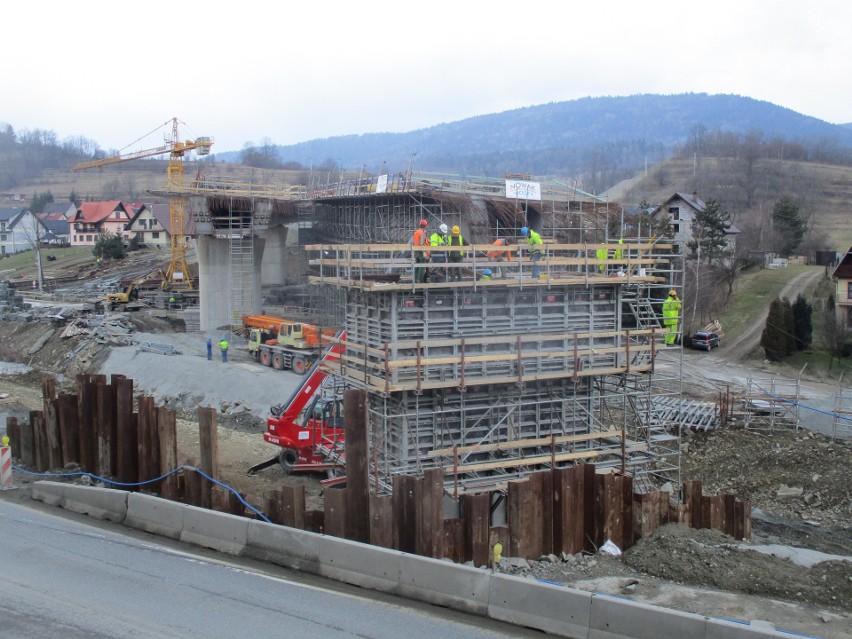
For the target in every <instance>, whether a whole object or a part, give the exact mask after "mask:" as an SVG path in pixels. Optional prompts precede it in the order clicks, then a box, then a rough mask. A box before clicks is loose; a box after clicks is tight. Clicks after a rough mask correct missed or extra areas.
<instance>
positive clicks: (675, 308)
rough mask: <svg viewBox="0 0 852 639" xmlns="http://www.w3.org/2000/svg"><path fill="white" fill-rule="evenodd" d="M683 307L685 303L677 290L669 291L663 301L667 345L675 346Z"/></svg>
mask: <svg viewBox="0 0 852 639" xmlns="http://www.w3.org/2000/svg"><path fill="white" fill-rule="evenodd" d="M681 308H683V304H682V303H681V301H680V299H679V298H678V296H677V291H675V290H671V291H669V296H668V297H667V298H666V301H665V302H663V325H664V326H665V327H666V336H665V342H666V346H675V341H676V340H677V325H678V320H679V319H680V311H681Z"/></svg>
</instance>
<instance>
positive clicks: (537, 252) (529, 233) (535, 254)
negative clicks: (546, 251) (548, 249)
mask: <svg viewBox="0 0 852 639" xmlns="http://www.w3.org/2000/svg"><path fill="white" fill-rule="evenodd" d="M521 235H523V236H524V237H525V238H527V244H528V245H529V246H530V250H531V252H530V259H531V260H532V263H533V272H532V276H533V278H534V279H538V278H539V276H540V275H541V268H540V267H539V265H538V262H539V260H541V248H539V247H540V246H541V245H542V244H544V242H542V241H541V235H539V234H538V233H536V232H535V231H533V230H532V229H531V228H529V227H526V226H524V227H521Z"/></svg>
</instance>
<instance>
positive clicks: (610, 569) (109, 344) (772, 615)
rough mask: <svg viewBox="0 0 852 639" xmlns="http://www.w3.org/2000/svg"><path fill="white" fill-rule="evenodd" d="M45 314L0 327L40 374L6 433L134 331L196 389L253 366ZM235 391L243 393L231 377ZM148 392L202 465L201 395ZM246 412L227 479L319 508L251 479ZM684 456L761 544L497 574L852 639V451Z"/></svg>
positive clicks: (683, 543)
mask: <svg viewBox="0 0 852 639" xmlns="http://www.w3.org/2000/svg"><path fill="white" fill-rule="evenodd" d="M44 314H45V313H44V312H43V311H38V312H35V313H34V314H33V321H21V320H20V318H16V319H15V320H14V321H8V320H0V362H16V363H21V364H25V365H27V366H29V367H31V368H32V370H31V371H29V372H24V373H20V372H14V373H11V374H3V370H4V368H3V366H2V364H0V430H2V429H3V428H4V427H5V416H7V415H16V416H18V417H24V416H26V415H27V412H28V411H29V410H33V409H39V408H40V407H41V405H42V397H41V383H42V378H43V376H44V375H45V374H48V375H51V376H53V377H54V378H56V379H57V385H58V387H59V388H60V390H68V391H73V388H74V382H75V376H76V374H78V373H82V372H102V370H103V368H104V367H105V366H107V363H108V362H109V361H111V358H110V353H111V351H113V350H114V349H122V348H127V347H128V346H127V345H128V344H130V345H132V344H133V343H134V335H136V334H138V333H142V334H157V335H159V336H161V339H162V340H163V342H168V341H169V340H170V339H172V338H174V339H175V340H177V341H178V342H179V343H181V344H183V345H184V348H185V347H186V344H196V343H197V344H198V348H197V352H192V353H189V354H188V355H187V356H186V358H184V359H183V360H181V361H182V362H184V363H183V364H180V363H178V360H176V359H175V360H167V361H165V362H164V363H163V366H168V367H174V366H189V367H191V368H190V369H187V370H192V371H193V372H192V373H191V375H187V376H186V379H189V377H191V376H199V375H200V376H201V377H202V378H203V377H206V378H207V380H208V382H209V384H210V385H212V384H214V382H213V381H212V380H214V379H218V378H219V377H220V376H222V375H228V374H236V371H237V370H238V369H239V368H243V369H246V371H248V370H249V369H250V367H251V366H252V363H251V362H250V361H249V360H248V358H247V356H246V357H245V359H242V358H241V356H239V355H237V353H235V354H234V355H235V356H234V357H233V358H232V360H233V362H232V365H233V367H234V368H232V369H230V370H231V373H225V372H224V371H225V369H224V367H223V366H218V367H217V366H216V365H215V364H216V363H215V362H208V361H206V357H205V356H204V353H203V349H202V345H203V343H204V336H202V335H194V336H193V335H189V334H186V333H185V332H184V331H183V327H182V324H181V322H180V321H177V320H175V319H174V318H171V319H169V318H158V317H152V316H151V315H150V314H149V313H146V312H141V313H133V314H119V313H116V314H115V315H118V316H120V317H118V318H116V320H115V321H116V325H117V326H119V327H120V330H115V331H112V332H110V333H109V335H108V336H105V335H104V334H100V335H99V336H98V335H96V336H93V335H92V334H80V335H78V336H74V337H67V338H62V337H60V333H61V331H62V330H63V325H64V322H58V321H52V320H51V319H48V318H45V317H44ZM125 329H126V330H125ZM188 340H189V341H188ZM37 346H38V347H37ZM134 362H135V363H134ZM146 362H147V360H144V359H143V358H142V357H141V356H140V357H137V358H135V359H130V360H128V362H124V363H123V364H122V365H123V366H127V367H128V370H126V371H123V374H125V375H127V376H128V377H130V378H134V379H135V378H136V376H137V375H138V376H139V377H144V374H143V373H144V372H145V371H143V370H141V368H140V369H137V370H133V366H138V367H142V368H145V369H146V371H147V369H150V368H151V364H150V363H146ZM205 366H207V367H208V368H203V367H205ZM196 367H199V368H196ZM196 371H201V373H198V372H196ZM244 372H245V371H243V372H241V374H243V373H244ZM246 374H248V373H246ZM251 374H252V375H254V377H252V378H251V380H252V381H250V382H248V383H246V384H245V385H244V386H246V387H247V386H258V387H260V386H261V380H264V383H266V382H267V381H269V382H271V383H272V384H273V385H274V384H281V383H282V382H283V381H284V379H283V378H281V377H271V379H270V378H269V377H268V376H282V375H286V376H291V375H292V374H291V373H289V372H284V371H281V372H279V371H272V370H271V369H263V368H262V367H261V368H260V370H259V371H251ZM215 383H220V382H218V381H217V382H215ZM225 383H227V384H229V385H230V386H234V384H233V383H229V382H228V380H227V379H226V380H225ZM289 383H293V380H292V379H291V380H289ZM187 384H188V382H187ZM273 387H274V386H273ZM138 389H139V391H140V392H146V394H153V395H155V397H156V398H157V400H158V403H160V404H161V405H170V406H172V407H174V408H175V409H176V410H178V413H179V420H178V432H179V441H178V448H179V456H180V461H181V462H182V463H189V464H192V463H194V462H195V461H197V458H198V424H197V418H196V415H197V412H196V408H197V405H198V403H197V401H196V400H197V399H198V397H200V395H199V393H198V391H195V390H186V391H185V392H184V391H182V389H181V388H177V387H175V383H174V382H172V383H171V384H170V387H169V388H168V389H163V388H155V389H153V390H152V389H145V388H143V387H142V385H141V384H139V385H138ZM237 390H238V389H237ZM239 403H240V402H239V401H237V402H235V401H234V400H232V399H228V400H223V401H222V402H221V403H220V404H219V405H218V406H217V409H218V426H219V431H218V432H219V435H218V439H219V455H220V456H219V465H220V474H221V478H222V480H223V481H224V482H226V483H228V484H229V485H231V486H233V487H234V488H236V489H237V490H239V491H240V492H241V493H243V494H245V495H246V496H247V498H248V500H249V501H250V503H253V504H255V505H257V506H261V505H262V495H263V492H264V491H265V490H268V489H271V488H275V487H277V486H280V485H282V484H283V483H290V484H292V483H299V484H302V485H305V486H306V488H307V492H308V496H309V497H308V499H309V504H308V506H309V507H310V508H315V507H320V505H321V490H320V486H319V480H320V479H321V478H322V477H321V476H319V475H317V476H311V475H298V476H291V475H285V474H284V473H283V472H282V471H281V469H280V467H278V466H274V467H272V468H269V469H266V470H264V471H261V472H260V473H258V474H256V475H254V476H248V475H247V474H246V471H247V469H248V467H249V466H251V465H253V464H255V463H257V462H259V461H262V460H264V459H266V458H268V457H270V455H271V454H272V453H273V452H274V451H272V450H271V449H270V447H269V445H268V444H265V443H264V442H263V440H262V437H261V433H262V432H263V428H264V422H265V419H264V418H265V414H266V412H267V410H268V405H260V403H258V402H253V403H252V405H250V404H249V403H248V402H246V403H245V405H243V406H239V405H236V406H235V404H239ZM271 403H274V402H269V404H271ZM682 449H683V458H682V475H683V478H684V479H700V480H702V482H703V488H704V493H705V494H717V493H723V492H724V493H734V494H736V495H737V496H738V497H739V498H749V499H751V500H752V504H753V506H754V507H755V511H754V538H753V540H752V541H751V543H743V542H741V541H738V540H734V539H732V538H729V537H726V536H725V535H722V534H721V533H718V532H715V531H709V530H691V529H688V528H686V527H683V526H679V525H674V524H670V525H667V526H663V527H661V528H659V529H658V530H657V532H656V533H655V535H654V536H653V537H652V538H651V539H646V540H642V541H640V542H639V543H637V544H636V545H635V546H634V547H632V548H630V549H629V550H627V551H626V552H625V553H623V554H622V555H621V556H619V557H613V556H608V555H603V554H596V555H576V556H565V557H555V556H551V557H544V558H542V560H541V561H528V562H527V561H523V560H512V559H511V558H510V559H509V560H507V561H505V562H504V564H503V566H502V567H501V568H500V570H503V571H505V572H510V573H513V574H519V575H526V576H531V577H535V578H540V579H546V580H548V581H553V582H557V583H563V584H568V585H571V586H573V587H578V588H585V589H589V590H594V591H601V592H610V593H614V594H619V595H620V596H626V597H630V598H634V599H637V600H642V601H647V602H650V603H656V604H659V605H664V606H670V607H674V608H677V609H680V610H686V611H691V612H697V613H700V614H705V615H708V616H717V617H728V618H735V619H741V620H746V621H747V620H750V619H766V620H769V621H771V622H773V623H775V624H776V626H778V627H779V628H784V629H786V630H789V631H792V632H800V633H804V634H810V635H815V636H821V637H850V636H852V563H850V561H849V559H850V558H852V492H850V491H852V481H850V480H852V444H850V441H848V440H837V441H832V440H831V439H830V438H828V437H825V436H823V435H818V434H813V433H810V432H809V431H807V430H805V429H800V430H798V431H795V430H791V429H778V430H775V431H774V432H758V431H754V430H745V429H743V428H742V427H739V426H737V425H736V424H734V425H732V426H730V427H728V428H726V429H725V430H723V431H716V432H712V433H696V434H689V435H686V436H685V437H684V440H683V446H682ZM16 479H17V477H16ZM820 553H823V554H820ZM788 557H791V558H792V559H791V558H788ZM794 561H795V562H798V563H794ZM802 564H805V565H802Z"/></svg>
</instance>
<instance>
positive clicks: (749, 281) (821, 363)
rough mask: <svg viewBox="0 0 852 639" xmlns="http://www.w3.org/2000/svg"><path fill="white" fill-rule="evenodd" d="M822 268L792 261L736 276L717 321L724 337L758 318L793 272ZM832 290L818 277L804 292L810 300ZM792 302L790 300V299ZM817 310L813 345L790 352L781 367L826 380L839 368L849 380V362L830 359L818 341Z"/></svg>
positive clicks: (851, 371) (832, 378) (851, 363)
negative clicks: (785, 264) (777, 267)
mask: <svg viewBox="0 0 852 639" xmlns="http://www.w3.org/2000/svg"><path fill="white" fill-rule="evenodd" d="M815 269H818V270H822V267H821V266H802V265H798V264H792V265H790V266H788V267H787V268H786V269H778V270H770V269H759V270H753V271H749V272H747V273H744V274H743V275H741V276H740V278H739V279H738V280H737V284H736V286H735V292H734V295H733V297H732V299H731V303H730V304H729V305H728V307H727V308H726V309H725V311H724V312H723V313H722V314H721V316H720V317H719V321H720V322H721V324H722V327H723V329H724V331H725V334H726V335H728V336H731V335H736V334H738V333H740V332H741V331H743V330H744V329H745V328H746V327H747V326H748V325H749V324H751V323H752V322H753V321H755V319H757V318H758V317H760V316H761V315H762V313H763V311H764V310H765V309H766V308H767V307H768V306H769V304H770V303H771V302H772V300H773V299H775V298H776V297H778V295H779V294H780V292H781V289H783V288H784V286H785V285H786V284H787V283H788V282H789V281H790V280H791V279H792V278H794V277H795V276H796V275H798V274H800V273H805V272H808V271H813V270H815ZM833 291H834V285H833V283H832V282H831V280H828V279H826V278H820V279H819V280H817V282H816V283H815V284H814V286H813V287H812V288H811V289H810V290H808V291H807V293H806V297H807V298H808V300H809V301H811V302H813V299H814V297H821V298H825V297H827V295H828V293H829V292H833ZM790 301H791V302H794V301H795V300H794V299H791V300H790ZM820 322H821V313H820V312H818V311H814V314H813V329H814V331H813V345H812V347H811V348H810V349H808V350H807V351H801V352H797V353H794V354H793V355H790V356H788V357H786V358H785V359H784V362H783V364H782V366H783V367H784V368H785V369H789V372H790V373H792V374H795V373H796V372H798V371H800V370H802V369H804V371H805V372H804V374H805V375H806V376H809V377H817V378H819V379H824V380H826V381H836V380H837V378H838V377H839V375H840V373H841V372H842V371H845V373H844V379H845V380H848V381H850V382H852V361H850V360H849V359H846V360H834V361H833V362H832V361H830V360H831V358H830V357H829V355H828V353H827V352H826V351H825V348H824V347H823V345H822V343H821V341H820V334H821V325H820ZM757 353H759V355H758V357H760V358H762V350H760V349H758V351H757Z"/></svg>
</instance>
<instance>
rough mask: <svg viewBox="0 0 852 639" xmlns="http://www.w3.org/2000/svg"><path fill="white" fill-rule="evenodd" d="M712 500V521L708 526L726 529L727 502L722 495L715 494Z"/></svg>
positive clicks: (715, 528) (710, 498)
mask: <svg viewBox="0 0 852 639" xmlns="http://www.w3.org/2000/svg"><path fill="white" fill-rule="evenodd" d="M708 499H709V500H710V521H709V523H708V524H707V527H708V528H712V529H713V530H718V531H720V532H723V531H724V530H725V503H724V502H723V501H722V496H721V495H713V496H711V497H709V498H708Z"/></svg>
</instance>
